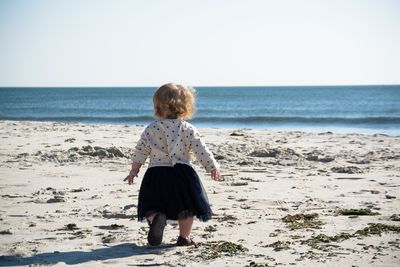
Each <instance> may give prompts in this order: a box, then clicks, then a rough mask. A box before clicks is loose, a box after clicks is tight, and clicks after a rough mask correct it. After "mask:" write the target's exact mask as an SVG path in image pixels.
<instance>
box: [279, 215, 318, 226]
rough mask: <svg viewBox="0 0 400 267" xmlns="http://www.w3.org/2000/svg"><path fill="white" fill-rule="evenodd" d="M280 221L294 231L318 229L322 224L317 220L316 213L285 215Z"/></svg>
mask: <svg viewBox="0 0 400 267" xmlns="http://www.w3.org/2000/svg"><path fill="white" fill-rule="evenodd" d="M282 221H283V222H285V223H286V224H288V226H289V228H290V230H296V229H304V228H314V229H319V228H321V225H322V224H323V222H321V221H320V220H318V214H317V213H311V214H302V213H299V214H295V215H290V214H289V215H286V216H285V217H283V218H282Z"/></svg>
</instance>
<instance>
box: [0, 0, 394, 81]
mask: <svg viewBox="0 0 400 267" xmlns="http://www.w3.org/2000/svg"><path fill="white" fill-rule="evenodd" d="M0 40H1V41H0V86H159V85H160V84H163V83H165V82H169V81H175V82H181V83H185V84H189V85H193V86H199V85H335V84H400V1H397V0H392V1H389V0H330V1H328V0H326V1H324V0H292V1H289V0H276V1H268V0H226V1H223V0H198V1H191V0H181V1H178V0H170V1H169V0H158V1H157V0H136V1H135V0H131V1H122V0H110V1H103V0H93V1H89V0H76V1H74V0H65V1H62V0H58V1H57V0H49V1H41V0H36V1H34V0H25V1H22V0H0Z"/></svg>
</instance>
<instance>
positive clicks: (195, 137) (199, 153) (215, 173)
mask: <svg viewBox="0 0 400 267" xmlns="http://www.w3.org/2000/svg"><path fill="white" fill-rule="evenodd" d="M190 136H191V140H190V146H191V149H192V150H193V152H194V155H195V156H196V158H197V159H198V160H199V161H200V163H201V164H202V165H203V166H204V168H205V169H206V170H207V172H211V178H212V179H213V180H219V178H220V171H219V164H218V163H217V161H216V160H215V159H214V156H213V154H212V153H211V151H210V150H209V149H208V147H207V146H206V144H205V143H204V142H203V140H202V138H201V135H200V133H199V132H198V131H197V130H196V129H195V128H194V127H193V128H191V131H190Z"/></svg>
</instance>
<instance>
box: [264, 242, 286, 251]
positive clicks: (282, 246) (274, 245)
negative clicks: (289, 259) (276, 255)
mask: <svg viewBox="0 0 400 267" xmlns="http://www.w3.org/2000/svg"><path fill="white" fill-rule="evenodd" d="M290 244H291V243H290V242H289V241H284V242H282V241H280V240H278V241H276V242H274V243H271V244H269V245H267V247H272V248H274V251H281V250H287V249H289V248H290V247H289V245H290Z"/></svg>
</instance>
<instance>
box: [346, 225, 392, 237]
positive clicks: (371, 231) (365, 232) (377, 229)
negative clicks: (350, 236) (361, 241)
mask: <svg viewBox="0 0 400 267" xmlns="http://www.w3.org/2000/svg"><path fill="white" fill-rule="evenodd" d="M386 232H395V233H400V226H397V225H388V224H383V223H369V224H368V226H367V227H365V228H364V229H361V230H358V231H356V232H355V233H354V234H355V235H359V236H369V235H381V234H382V233H386Z"/></svg>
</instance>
